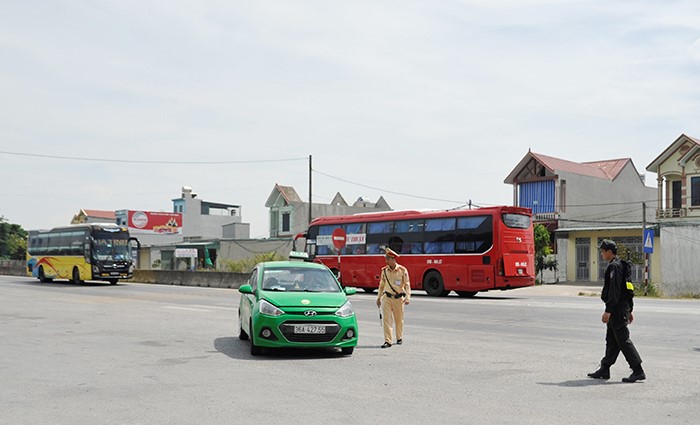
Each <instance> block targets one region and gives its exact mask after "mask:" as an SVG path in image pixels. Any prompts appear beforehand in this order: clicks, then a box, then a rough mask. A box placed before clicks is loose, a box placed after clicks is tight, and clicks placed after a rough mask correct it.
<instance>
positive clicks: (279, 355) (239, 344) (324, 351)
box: [214, 337, 348, 361]
mask: <svg viewBox="0 0 700 425" xmlns="http://www.w3.org/2000/svg"><path fill="white" fill-rule="evenodd" d="M214 348H215V349H216V351H218V352H220V353H221V354H225V355H227V356H228V357H230V358H232V359H236V360H267V361H270V360H318V359H342V358H344V357H348V356H345V355H343V354H342V353H341V352H340V349H338V348H265V349H263V354H262V355H260V356H253V355H251V354H250V341H241V340H240V339H238V338H236V337H221V338H216V339H215V340H214Z"/></svg>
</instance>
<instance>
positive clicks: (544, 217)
mask: <svg viewBox="0 0 700 425" xmlns="http://www.w3.org/2000/svg"><path fill="white" fill-rule="evenodd" d="M532 216H533V219H534V220H535V221H554V220H558V219H559V214H557V213H536V214H533V215H532Z"/></svg>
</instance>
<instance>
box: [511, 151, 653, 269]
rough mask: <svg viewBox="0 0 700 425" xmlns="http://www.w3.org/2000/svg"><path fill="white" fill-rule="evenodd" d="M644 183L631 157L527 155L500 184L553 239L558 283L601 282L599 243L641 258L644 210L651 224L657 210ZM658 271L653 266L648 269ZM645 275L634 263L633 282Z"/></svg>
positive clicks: (528, 153)
mask: <svg viewBox="0 0 700 425" xmlns="http://www.w3.org/2000/svg"><path fill="white" fill-rule="evenodd" d="M644 180H645V179H644V176H643V175H640V174H639V173H638V171H637V169H636V168H635V166H634V164H633V162H632V160H631V159H630V158H621V159H611V160H603V161H594V162H581V163H578V162H573V161H568V160H564V159H559V158H554V157H551V156H547V155H542V154H538V153H534V152H531V151H528V152H527V154H526V155H525V156H524V157H523V159H522V160H521V161H520V163H518V165H517V166H516V167H515V168H514V169H513V171H511V173H510V174H509V175H508V176H507V177H506V179H505V180H504V183H506V184H511V185H513V205H515V206H520V207H527V208H531V209H532V213H533V219H534V222H535V223H539V224H542V225H544V226H546V228H547V229H548V230H549V231H550V232H551V233H552V234H553V235H554V239H555V246H554V249H555V252H556V257H557V262H558V271H557V276H556V280H558V281H602V280H603V277H604V271H605V263H604V262H603V261H602V258H600V254H599V252H598V249H597V248H598V246H599V245H600V242H601V241H602V240H603V239H613V240H615V241H617V242H618V243H621V244H622V245H624V247H625V248H627V249H629V250H630V251H631V252H633V253H637V254H636V255H635V258H639V257H640V256H641V252H642V251H643V241H642V233H643V231H642V222H643V216H644V211H643V210H644V208H643V205H644V204H645V203H648V205H647V215H648V219H650V220H651V219H653V217H654V215H655V211H656V208H655V205H654V203H653V200H654V199H655V196H656V190H655V189H654V188H650V187H647V186H646V185H645V183H644ZM653 260H658V256H656V257H654V258H653ZM656 266H658V261H656V262H654V261H652V265H651V267H650V270H651V269H654V268H655V267H656ZM643 272H644V267H643V264H636V265H635V267H634V270H633V280H635V281H637V282H640V281H642V280H643V277H644V273H643Z"/></svg>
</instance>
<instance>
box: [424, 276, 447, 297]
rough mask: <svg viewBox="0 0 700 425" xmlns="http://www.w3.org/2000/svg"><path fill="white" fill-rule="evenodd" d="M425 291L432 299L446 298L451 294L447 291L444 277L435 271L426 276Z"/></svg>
mask: <svg viewBox="0 0 700 425" xmlns="http://www.w3.org/2000/svg"><path fill="white" fill-rule="evenodd" d="M423 289H424V290H425V292H427V293H428V295H430V296H432V297H444V296H446V295H447V294H449V293H450V291H445V285H444V284H443V282H442V276H440V273H438V272H436V271H435V270H433V271H431V272H428V274H426V275H425V278H424V279H423Z"/></svg>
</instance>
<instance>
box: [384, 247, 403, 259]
mask: <svg viewBox="0 0 700 425" xmlns="http://www.w3.org/2000/svg"><path fill="white" fill-rule="evenodd" d="M384 255H386V257H387V258H399V257H400V255H399V254H397V253H396V252H395V251H394V250H393V249H391V248H384Z"/></svg>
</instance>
